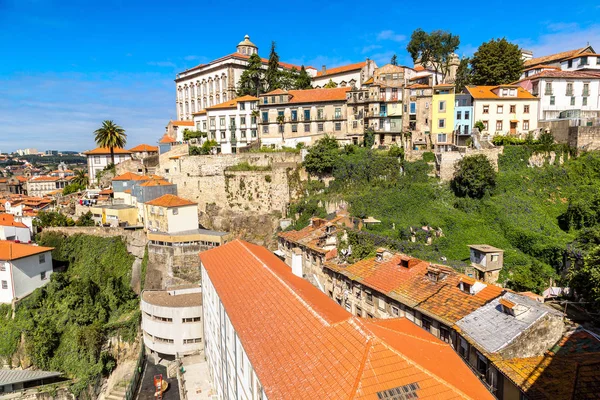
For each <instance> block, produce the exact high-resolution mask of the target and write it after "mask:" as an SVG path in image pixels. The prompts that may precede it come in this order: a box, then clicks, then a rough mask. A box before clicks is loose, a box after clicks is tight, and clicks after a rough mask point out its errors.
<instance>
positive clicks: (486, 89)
mask: <svg viewBox="0 0 600 400" xmlns="http://www.w3.org/2000/svg"><path fill="white" fill-rule="evenodd" d="M500 87H503V88H504V87H512V88H513V89H517V97H512V96H511V97H509V96H506V97H502V96H498V95H497V94H496V93H494V92H493V90H494V89H498V88H500ZM467 90H468V91H469V94H470V95H471V96H473V98H474V99H475V100H506V101H511V100H515V99H519V100H537V97H535V96H534V95H532V94H531V93H529V92H528V91H527V90H525V89H523V88H522V87H520V86H511V85H502V86H467Z"/></svg>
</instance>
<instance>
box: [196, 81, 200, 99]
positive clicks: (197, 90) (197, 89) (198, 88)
mask: <svg viewBox="0 0 600 400" xmlns="http://www.w3.org/2000/svg"><path fill="white" fill-rule="evenodd" d="M196 97H200V81H196Z"/></svg>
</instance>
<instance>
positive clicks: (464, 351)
mask: <svg viewBox="0 0 600 400" xmlns="http://www.w3.org/2000/svg"><path fill="white" fill-rule="evenodd" d="M458 354H460V356H461V357H462V358H467V357H468V356H469V344H468V343H467V341H466V340H465V339H463V338H460V346H459V347H458Z"/></svg>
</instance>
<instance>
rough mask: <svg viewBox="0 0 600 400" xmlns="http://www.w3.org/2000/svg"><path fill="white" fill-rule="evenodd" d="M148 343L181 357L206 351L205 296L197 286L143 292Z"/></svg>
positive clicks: (144, 323)
mask: <svg viewBox="0 0 600 400" xmlns="http://www.w3.org/2000/svg"><path fill="white" fill-rule="evenodd" d="M141 308H142V330H143V331H144V344H145V345H146V347H147V348H148V349H150V350H151V351H152V352H153V353H154V352H156V353H159V354H160V355H161V356H162V355H167V356H175V357H181V356H184V355H189V354H194V353H199V352H200V351H202V293H201V289H200V287H199V286H197V285H189V286H179V287H175V288H169V289H167V290H145V291H144V292H142V302H141Z"/></svg>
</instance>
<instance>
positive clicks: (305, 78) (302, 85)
mask: <svg viewBox="0 0 600 400" xmlns="http://www.w3.org/2000/svg"><path fill="white" fill-rule="evenodd" d="M311 82H312V79H311V78H310V75H309V74H308V72H306V69H304V65H303V66H302V68H300V73H299V74H298V77H297V78H296V89H312V85H311Z"/></svg>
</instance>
